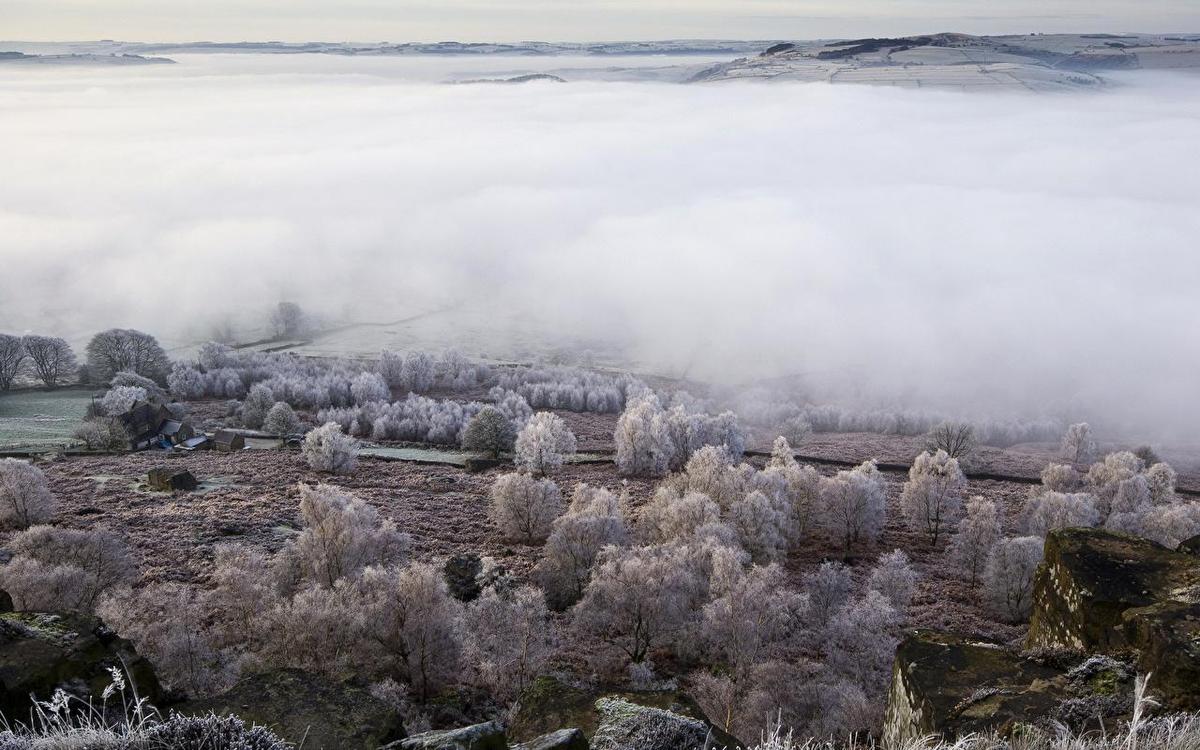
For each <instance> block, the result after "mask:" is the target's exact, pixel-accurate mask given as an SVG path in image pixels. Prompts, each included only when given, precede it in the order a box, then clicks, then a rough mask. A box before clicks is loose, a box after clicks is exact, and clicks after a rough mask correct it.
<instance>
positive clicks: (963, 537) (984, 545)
mask: <svg viewBox="0 0 1200 750" xmlns="http://www.w3.org/2000/svg"><path fill="white" fill-rule="evenodd" d="M1000 536H1001V530H1000V513H999V511H997V509H996V504H995V503H994V502H992V501H991V500H988V499H986V498H984V497H982V496H977V497H973V498H971V499H970V500H969V501H967V513H966V515H965V516H964V517H963V519H962V520H961V521H959V522H958V532H957V533H955V535H954V538H953V539H952V540H951V541H950V548H949V550H948V552H949V555H950V560H951V561H952V562H953V563H954V564H955V565H956V566H958V568H959V569H960V570H963V571H965V572H966V573H967V574H969V575H970V581H971V586H972V587H974V586H976V585H977V583H978V581H979V575H980V574H981V573H982V572H983V569H984V566H985V565H987V561H988V557H989V556H990V555H991V554H992V547H993V546H995V544H996V542H997V541H999V540H1000Z"/></svg>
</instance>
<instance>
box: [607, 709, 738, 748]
mask: <svg viewBox="0 0 1200 750" xmlns="http://www.w3.org/2000/svg"><path fill="white" fill-rule="evenodd" d="M596 711H597V712H598V713H599V714H600V724H599V726H597V727H596V734H595V735H594V736H593V737H592V750H709V749H710V748H717V747H719V745H717V744H716V742H714V741H712V740H711V736H710V734H711V733H710V732H709V728H708V726H707V725H706V724H705V723H704V722H702V721H698V720H696V719H692V718H688V717H687V716H681V715H679V714H677V713H674V712H672V711H664V710H663V709H661V708H651V707H649V706H640V705H638V704H636V703H630V702H629V701H626V700H621V699H619V698H601V699H600V700H598V701H596Z"/></svg>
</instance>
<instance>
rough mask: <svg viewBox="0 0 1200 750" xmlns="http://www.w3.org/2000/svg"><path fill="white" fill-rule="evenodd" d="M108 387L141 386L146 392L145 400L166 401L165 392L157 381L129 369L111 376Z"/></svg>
mask: <svg viewBox="0 0 1200 750" xmlns="http://www.w3.org/2000/svg"><path fill="white" fill-rule="evenodd" d="M109 386H110V388H141V389H142V390H143V391H145V392H146V396H145V400H147V401H151V402H153V403H156V404H165V403H166V402H167V392H166V391H164V390H163V389H162V386H160V385H159V384H158V383H157V382H155V381H154V380H151V379H150V378H147V377H145V376H142V375H139V374H137V373H136V372H133V371H131V370H122V371H120V372H118V373H117V374H116V375H113V376H112V380H111V381H109Z"/></svg>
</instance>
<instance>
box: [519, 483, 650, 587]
mask: <svg viewBox="0 0 1200 750" xmlns="http://www.w3.org/2000/svg"><path fill="white" fill-rule="evenodd" d="M628 543H629V532H628V530H627V529H626V527H625V521H624V518H623V517H622V514H621V506H620V501H619V500H618V499H617V497H616V496H615V495H613V494H612V493H611V492H609V491H608V490H605V489H601V488H595V487H589V486H588V485H586V484H580V485H578V486H576V488H575V492H574V493H573V495H572V498H571V505H570V507H569V508H568V509H567V512H566V513H565V514H563V515H562V516H559V517H558V518H556V519H555V520H554V523H553V524H552V525H551V527H550V536H549V538H548V539H547V540H546V546H545V549H544V551H543V555H542V559H541V561H540V562H539V563H538V565H537V568H535V570H534V576H535V578H536V579H537V581H538V583H539V584H540V585H541V586H542V588H543V589H545V590H546V594H547V596H548V597H549V599H550V604H551V605H552V606H553V607H554V608H555V609H565V608H566V607H568V606H570V605H571V604H574V603H575V602H576V601H578V600H579V598H580V597H582V596H583V591H584V588H585V587H586V586H587V583H588V581H589V580H591V574H592V568H593V566H594V565H595V562H596V558H597V556H598V555H599V554H600V550H602V549H604V548H605V547H607V546H610V545H615V546H625V545H627V544H628Z"/></svg>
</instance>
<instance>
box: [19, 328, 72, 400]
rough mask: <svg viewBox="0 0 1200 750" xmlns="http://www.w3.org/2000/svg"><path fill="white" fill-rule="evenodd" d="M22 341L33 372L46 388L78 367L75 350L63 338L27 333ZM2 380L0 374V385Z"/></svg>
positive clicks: (60, 380) (57, 382)
mask: <svg viewBox="0 0 1200 750" xmlns="http://www.w3.org/2000/svg"><path fill="white" fill-rule="evenodd" d="M22 343H23V344H24V346H25V352H26V353H27V354H28V355H29V361H30V363H31V364H32V365H33V370H34V372H35V373H36V374H37V376H38V378H39V379H40V380H41V381H42V384H43V385H45V386H46V387H47V388H54V387H56V386H57V385H58V384H59V383H60V382H62V381H63V380H64V379H66V378H69V377H71V376H73V375H74V374H75V371H76V370H77V369H78V365H77V364H76V362H75V352H73V351H71V347H70V345H69V344H67V342H66V341H65V340H63V339H60V338H54V337H52V336H34V335H29V336H25V337H24V338H23V339H22ZM0 359H2V356H0ZM2 381H3V375H0V386H2V385H3V382H2ZM0 390H2V388H0Z"/></svg>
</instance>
